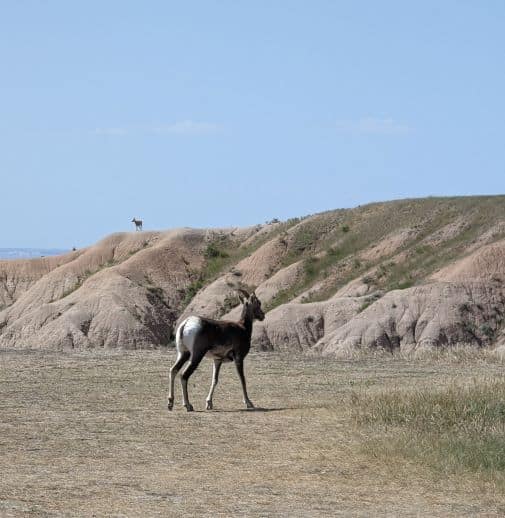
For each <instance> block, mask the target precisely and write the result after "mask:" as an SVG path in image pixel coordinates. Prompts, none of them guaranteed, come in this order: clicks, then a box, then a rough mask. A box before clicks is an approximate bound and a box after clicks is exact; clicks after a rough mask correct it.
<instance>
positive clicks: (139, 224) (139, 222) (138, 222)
mask: <svg viewBox="0 0 505 518" xmlns="http://www.w3.org/2000/svg"><path fill="white" fill-rule="evenodd" d="M132 223H135V230H138V231H141V230H142V220H141V219H135V218H133V219H132Z"/></svg>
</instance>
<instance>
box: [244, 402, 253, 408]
mask: <svg viewBox="0 0 505 518" xmlns="http://www.w3.org/2000/svg"><path fill="white" fill-rule="evenodd" d="M245 406H246V407H247V408H254V405H253V404H252V401H246V402H245Z"/></svg>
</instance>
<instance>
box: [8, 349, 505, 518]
mask: <svg viewBox="0 0 505 518" xmlns="http://www.w3.org/2000/svg"><path fill="white" fill-rule="evenodd" d="M173 358H174V353H173V350H168V351H154V352H128V353H127V352H119V351H118V352H115V353H99V352H81V353H77V352H76V353H69V354H58V353H50V352H41V351H13V350H9V351H6V350H3V351H0V374H1V375H0V474H1V477H0V515H1V516H27V515H34V516H62V515H63V516H290V517H292V516H295V517H296V516H458V517H459V516H503V515H504V514H505V490H504V484H503V481H502V480H501V479H500V477H499V476H496V473H494V472H492V471H491V472H484V471H479V470H478V469H477V470H475V469H473V470H472V469H464V468H462V469H445V470H444V469H436V468H434V467H433V466H432V465H430V463H429V462H427V463H425V462H423V461H422V458H420V457H419V456H418V457H408V456H405V455H403V454H400V453H399V454H398V455H396V454H395V450H394V448H392V449H391V448H390V450H389V453H388V454H387V455H384V451H385V450H384V445H382V446H380V442H379V443H377V437H376V436H374V430H377V433H382V432H379V431H378V430H381V429H382V428H384V425H383V424H380V423H379V424H377V423H375V424H374V419H375V418H374V419H366V418H365V419H363V415H364V414H363V413H365V414H366V413H367V412H371V413H373V411H374V410H373V408H372V409H371V408H369V406H370V403H369V402H370V401H372V402H373V401H376V400H377V401H379V403H380V404H383V403H384V401H383V400H381V397H382V396H380V394H384V393H385V392H386V393H395V392H398V391H399V392H401V391H403V390H405V389H407V388H408V389H409V390H412V389H417V390H420V391H423V390H424V391H432V390H433V391H436V390H443V389H444V387H451V386H454V384H455V383H456V384H468V383H474V382H475V381H479V380H487V381H490V382H493V381H499V382H501V381H503V365H502V364H501V363H500V362H498V361H497V360H492V359H490V358H487V359H486V358H485V357H482V358H480V359H478V358H470V359H466V358H464V357H463V358H459V357H455V358H452V357H450V356H442V357H440V358H436V359H433V358H431V359H426V358H425V359H405V358H401V357H396V358H392V357H381V356H377V357H371V356H370V357H362V358H355V359H349V360H335V359H331V360H329V359H323V358H308V357H301V356H292V355H289V356H288V355H279V354H267V353H264V354H251V355H250V357H249V358H248V361H247V362H246V371H247V375H248V382H249V393H250V396H251V399H252V400H253V402H254V403H255V404H256V405H257V406H258V407H261V408H258V409H257V410H256V411H245V410H243V409H242V401H241V393H240V388H239V382H238V379H237V376H236V373H235V372H234V369H233V367H232V366H229V365H227V366H225V367H224V368H223V370H222V375H221V380H220V385H219V386H218V388H217V390H216V394H215V396H214V405H215V407H216V410H215V411H211V412H208V411H204V410H203V408H204V400H205V395H206V393H207V390H208V386H209V382H210V375H211V364H210V362H208V361H204V362H203V363H202V365H201V366H200V368H199V369H198V370H197V372H196V373H195V375H194V376H193V378H192V379H191V383H190V396H191V399H192V402H193V405H194V406H195V410H196V411H195V412H194V413H186V412H185V411H184V409H183V408H182V407H180V406H177V407H176V409H175V410H174V411H173V412H172V413H169V412H168V411H166V396H167V372H168V369H169V366H170V365H171V363H172V361H173ZM176 389H177V393H176V397H177V400H178V402H180V395H181V394H180V385H179V383H178V380H177V384H176ZM360 401H361V402H363V405H364V406H363V407H359V408H358V411H356V405H359V404H360V403H359V402H360ZM381 401H382V403H381ZM367 405H368V406H367ZM357 414H359V415H360V416H361V417H360V418H356V415H357ZM365 417H366V416H365ZM375 420H377V419H375ZM362 421H367V422H366V423H365V424H363V423H362ZM425 425H426V423H425ZM384 430H385V431H384V434H385V435H384V437H386V438H388V437H392V435H391V433H392V431H393V434H394V430H395V428H394V427H393V428H391V427H389V428H388V427H387V426H386V427H385V428H384ZM375 435H377V434H375ZM376 444H379V446H377V447H376V449H375V446H374V445H376Z"/></svg>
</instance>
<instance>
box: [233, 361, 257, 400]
mask: <svg viewBox="0 0 505 518" xmlns="http://www.w3.org/2000/svg"><path fill="white" fill-rule="evenodd" d="M235 367H236V368H237V372H238V376H239V378H240V383H241V384H242V392H243V393H244V403H245V406H246V407H247V408H254V405H253V404H252V401H251V400H250V399H249V396H248V395H247V387H246V382H245V376H244V360H243V359H242V358H237V357H236V358H235Z"/></svg>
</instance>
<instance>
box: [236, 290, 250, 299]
mask: <svg viewBox="0 0 505 518" xmlns="http://www.w3.org/2000/svg"><path fill="white" fill-rule="evenodd" d="M238 293H239V297H241V299H240V300H242V297H243V299H244V300H242V302H244V301H245V300H247V299H248V298H249V293H247V291H245V290H243V289H242V288H239V289H238Z"/></svg>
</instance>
